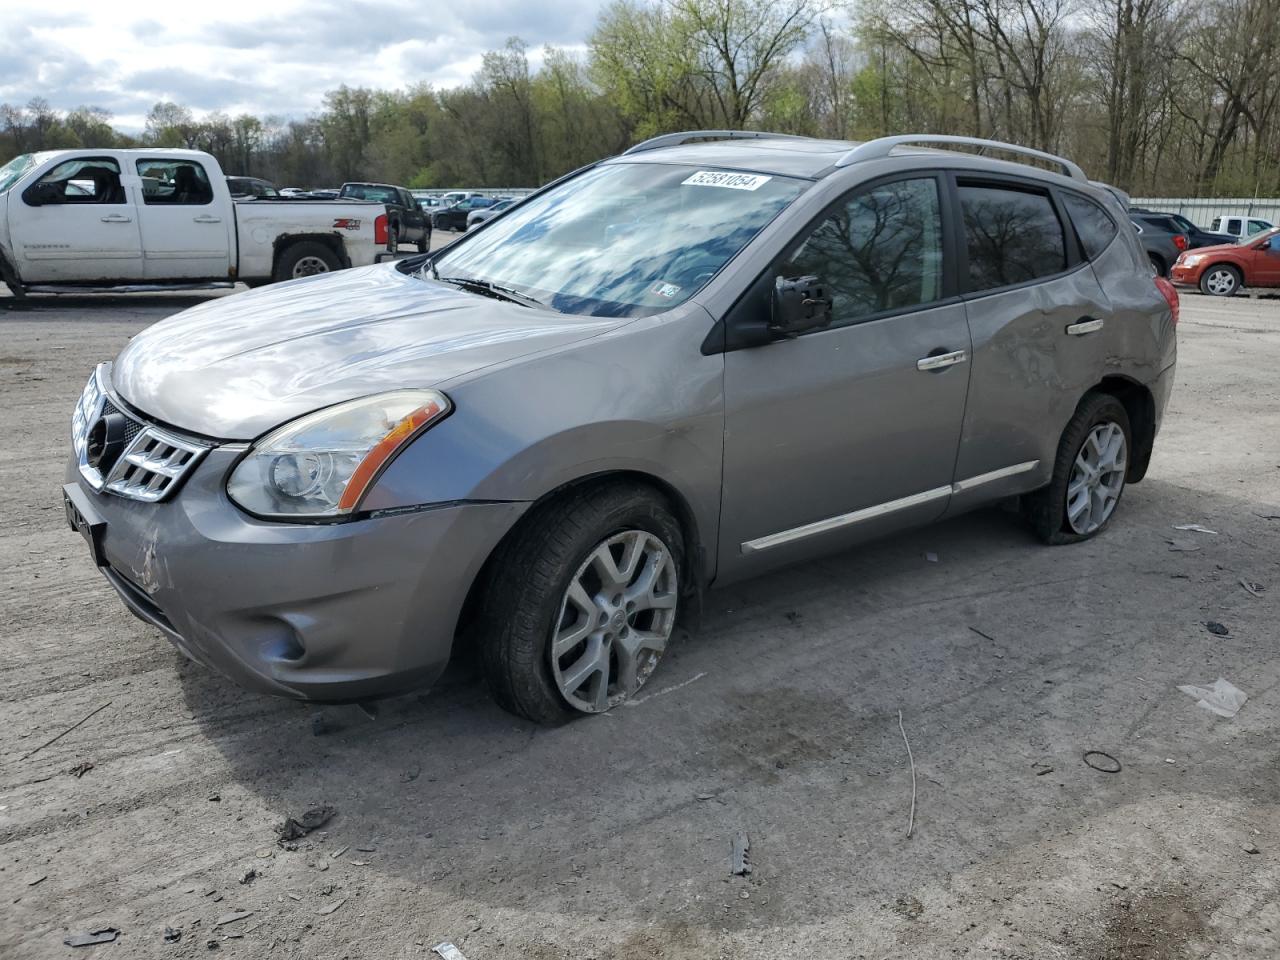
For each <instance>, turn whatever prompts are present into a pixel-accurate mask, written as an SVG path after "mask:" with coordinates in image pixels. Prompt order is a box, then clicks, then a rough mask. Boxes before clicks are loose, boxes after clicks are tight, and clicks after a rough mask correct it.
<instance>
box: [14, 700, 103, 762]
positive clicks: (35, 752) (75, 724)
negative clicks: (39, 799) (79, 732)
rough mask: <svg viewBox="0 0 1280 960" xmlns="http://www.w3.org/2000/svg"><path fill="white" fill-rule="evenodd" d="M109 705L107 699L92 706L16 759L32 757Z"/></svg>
mask: <svg viewBox="0 0 1280 960" xmlns="http://www.w3.org/2000/svg"><path fill="white" fill-rule="evenodd" d="M109 706H111V701H110V700H108V701H107V702H106V703H104V704H103V705H102V706H100V707H94V708H93V709H92V710H90V711H89V712H88V713H86V714H85V715H84V716H83V717H81V718H80V719H79V720H77V721H76V722H75V723H73V724H72V725H71V726H69V727H67V728H66V729H65V730H63V731H62V732H61V733H60V734H58V735H57V736H56V737H51V738H50V739H48V740H46V741H45V742H44V743H42V744H40V746H38V747H36V748H35V749H34V750H28V751H27V752H26V753H24V754H23V755H22V756H21V757H19V758H18V759H19V760H26V759H27V758H28V757H34V756H35V755H36V754H37V753H39V752H40V751H41V750H43V749H44V748H45V747H48V746H51V745H52V744H55V743H57V742H58V741H59V740H61V739H62V738H63V737H65V736H66V735H67V734H68V733H70V732H71V731H72V730H74V729H75V728H76V727H78V726H80V725H81V724H82V723H84V722H85V721H86V720H88V719H89V718H90V717H92V716H94V715H96V714H99V713H101V712H102V711H103V710H105V709H107V707H109Z"/></svg>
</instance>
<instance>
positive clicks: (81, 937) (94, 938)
mask: <svg viewBox="0 0 1280 960" xmlns="http://www.w3.org/2000/svg"><path fill="white" fill-rule="evenodd" d="M118 936H120V931H119V930H117V929H116V928H115V927H99V928H98V929H96V930H90V931H88V932H87V933H73V934H71V936H69V937H67V938H66V939H65V940H63V941H62V942H63V943H65V944H66V945H67V946H68V947H91V946H93V945H94V944H95V943H111V942H113V941H114V940H115V938H116V937H118Z"/></svg>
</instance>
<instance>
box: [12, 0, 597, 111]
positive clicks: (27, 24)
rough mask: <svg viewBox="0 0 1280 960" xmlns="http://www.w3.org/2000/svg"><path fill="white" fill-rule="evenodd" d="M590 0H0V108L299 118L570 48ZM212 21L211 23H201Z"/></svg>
mask: <svg viewBox="0 0 1280 960" xmlns="http://www.w3.org/2000/svg"><path fill="white" fill-rule="evenodd" d="M602 4H603V0H417V2H403V0H379V2H368V0H306V2H303V0H257V2H253V0H219V2H216V3H205V4H201V3H190V2H189V3H183V4H173V3H158V4H141V3H135V4H126V3H103V2H102V0H58V2H57V3H49V2H48V0H42V2H37V0H3V15H2V16H0V102H9V103H26V102H27V101H28V100H30V99H31V98H32V97H44V98H45V99H46V100H48V101H49V102H50V103H51V104H53V106H55V107H57V108H60V109H67V108H72V107H76V106H80V105H85V106H97V107H105V108H106V109H108V110H110V111H111V112H112V113H113V114H114V115H115V123H116V125H117V126H118V127H121V128H124V129H140V128H141V127H142V124H143V121H144V118H145V116H146V113H147V111H148V110H149V109H150V108H151V106H152V105H153V104H154V103H156V102H157V101H158V100H174V101H176V102H178V103H182V104H186V105H187V106H189V107H191V108H192V109H193V110H194V111H196V113H197V114H202V113H205V112H208V111H211V110H223V111H225V112H227V113H232V114H234V113H238V112H242V111H247V112H251V113H256V114H269V113H270V114H284V115H303V114H305V113H307V112H308V111H310V110H313V109H315V108H316V107H317V106H318V105H319V103H320V100H321V98H322V96H323V95H324V91H326V90H329V89H332V88H333V87H336V86H338V85H339V84H341V83H346V84H348V85H349V86H358V85H364V86H373V87H383V88H396V87H404V86H407V85H409V84H411V83H416V82H419V81H427V82H430V83H432V84H434V85H436V86H438V87H447V86H456V85H458V84H461V83H465V82H466V81H467V80H469V79H470V78H471V75H472V74H473V73H475V71H476V70H477V69H478V68H479V66H480V55H481V54H482V53H484V51H486V50H491V49H494V48H497V47H500V46H502V44H503V43H505V42H506V39H507V37H509V36H512V35H516V36H520V37H521V38H523V39H524V40H525V42H526V43H528V45H529V48H530V52H531V54H532V53H536V52H539V51H540V50H541V48H542V46H543V45H544V44H548V43H550V44H554V45H557V46H564V47H570V48H581V46H582V44H583V43H584V41H585V40H586V37H587V35H588V34H589V33H590V31H591V27H592V24H593V23H594V22H595V17H596V13H597V12H598V10H599V9H600V7H601V6H602ZM211 10H212V11H216V12H217V14H216V19H215V20H210V19H209V18H208V17H207V16H206V15H205V14H206V13H207V12H208V11H211Z"/></svg>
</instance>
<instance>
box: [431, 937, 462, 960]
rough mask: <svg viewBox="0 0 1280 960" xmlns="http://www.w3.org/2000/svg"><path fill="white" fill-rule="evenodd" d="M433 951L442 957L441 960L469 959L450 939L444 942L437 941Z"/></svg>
mask: <svg viewBox="0 0 1280 960" xmlns="http://www.w3.org/2000/svg"><path fill="white" fill-rule="evenodd" d="M431 952H432V953H435V954H438V955H439V956H440V957H441V960H467V958H466V957H464V956H463V955H462V951H461V950H459V949H458V948H457V947H455V946H454V945H453V944H452V943H450V942H449V941H448V940H445V941H444V942H443V943H437V944H436V945H435V946H434V947H432V948H431Z"/></svg>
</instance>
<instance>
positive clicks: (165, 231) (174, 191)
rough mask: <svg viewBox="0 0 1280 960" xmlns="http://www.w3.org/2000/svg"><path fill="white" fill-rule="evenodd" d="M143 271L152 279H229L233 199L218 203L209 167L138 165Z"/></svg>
mask: <svg viewBox="0 0 1280 960" xmlns="http://www.w3.org/2000/svg"><path fill="white" fill-rule="evenodd" d="M137 170H138V179H139V181H140V182H141V185H142V190H141V194H142V197H141V200H142V205H141V207H140V208H139V212H140V214H141V217H142V253H143V260H144V263H143V269H144V273H145V276H146V277H147V279H149V280H225V279H227V277H228V275H229V271H230V268H231V229H232V228H233V226H234V224H232V223H231V222H230V218H231V216H232V213H231V201H230V195H229V194H228V193H227V192H226V191H225V190H223V191H221V193H220V195H221V196H222V197H223V198H225V199H224V202H223V203H220V204H219V203H217V202H215V196H217V195H216V194H215V193H214V190H213V186H212V185H211V183H210V181H209V175H208V173H207V172H206V171H205V169H204V164H202V163H200V162H198V161H197V160H194V159H190V160H189V159H187V158H185V157H183V158H181V159H177V160H175V159H173V158H167V159H156V160H139V161H137Z"/></svg>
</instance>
